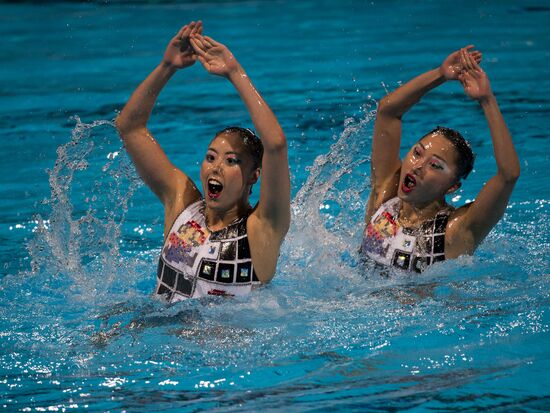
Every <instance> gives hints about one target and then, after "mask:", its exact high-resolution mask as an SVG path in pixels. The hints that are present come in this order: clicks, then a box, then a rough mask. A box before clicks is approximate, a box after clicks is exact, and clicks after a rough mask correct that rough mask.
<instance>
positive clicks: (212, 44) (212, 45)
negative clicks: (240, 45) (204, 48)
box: [203, 36, 220, 47]
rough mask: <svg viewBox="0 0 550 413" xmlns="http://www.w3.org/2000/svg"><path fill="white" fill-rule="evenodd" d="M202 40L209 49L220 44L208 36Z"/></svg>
mask: <svg viewBox="0 0 550 413" xmlns="http://www.w3.org/2000/svg"><path fill="white" fill-rule="evenodd" d="M203 39H204V42H205V43H206V44H207V45H208V46H210V47H216V46H219V45H220V43H218V42H217V41H215V40H214V39H212V38H211V37H209V36H203Z"/></svg>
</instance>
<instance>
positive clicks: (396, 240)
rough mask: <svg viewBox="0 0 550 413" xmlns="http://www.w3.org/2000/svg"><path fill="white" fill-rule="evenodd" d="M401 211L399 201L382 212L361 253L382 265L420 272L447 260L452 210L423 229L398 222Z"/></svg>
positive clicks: (375, 217)
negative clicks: (446, 239) (448, 232)
mask: <svg viewBox="0 0 550 413" xmlns="http://www.w3.org/2000/svg"><path fill="white" fill-rule="evenodd" d="M400 207H401V200H400V199H399V198H397V197H396V198H392V199H390V200H389V201H386V202H385V203H383V204H382V205H381V206H380V208H378V210H377V211H376V213H375V214H374V215H373V217H372V218H371V220H370V222H369V224H368V225H367V227H366V229H365V233H364V234H363V243H362V245H361V252H362V253H363V254H365V255H367V256H368V257H370V258H371V259H373V260H374V261H375V262H377V263H379V264H383V265H386V266H390V265H391V266H394V267H398V268H401V269H404V270H410V271H416V272H422V271H423V270H425V269H426V267H427V266H428V265H431V264H433V263H435V262H438V261H443V260H445V231H446V229H447V221H448V220H449V215H450V214H451V211H452V209H450V208H449V209H444V210H442V211H440V212H439V213H438V214H437V215H436V216H435V218H433V219H429V220H426V221H424V222H423V223H422V225H421V226H420V227H419V228H406V227H402V226H401V225H400V224H399V222H398V218H399V210H400Z"/></svg>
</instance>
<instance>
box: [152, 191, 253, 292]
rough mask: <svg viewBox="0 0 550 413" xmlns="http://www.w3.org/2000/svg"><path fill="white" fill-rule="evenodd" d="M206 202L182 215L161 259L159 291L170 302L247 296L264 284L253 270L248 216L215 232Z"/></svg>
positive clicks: (185, 211)
mask: <svg viewBox="0 0 550 413" xmlns="http://www.w3.org/2000/svg"><path fill="white" fill-rule="evenodd" d="M204 209H205V207H204V202H203V201H202V200H200V201H197V202H195V203H194V204H192V205H190V206H189V207H187V208H186V209H185V210H183V212H182V213H181V214H180V215H179V216H178V218H177V219H176V221H175V222H174V224H173V225H172V228H171V229H170V232H169V234H168V237H167V238H166V241H165V242H164V247H163V248H162V252H161V255H160V259H159V265H158V270H157V288H156V293H157V294H162V295H165V296H166V298H167V300H168V301H169V302H176V301H181V300H185V299H187V298H197V297H204V296H207V295H244V294H247V293H249V292H250V291H251V290H252V289H253V288H255V287H257V286H259V285H260V284H261V283H260V281H259V280H258V277H257V276H256V273H255V272H254V267H253V265H252V258H251V255H250V247H249V245H248V235H247V232H246V220H247V218H248V216H245V217H243V218H240V219H238V220H237V221H235V222H233V223H232V224H230V225H229V226H228V227H226V228H223V229H221V230H219V231H213V232H210V231H209V230H208V229H207V227H206V217H205V215H204Z"/></svg>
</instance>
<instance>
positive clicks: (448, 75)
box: [439, 45, 482, 80]
mask: <svg viewBox="0 0 550 413" xmlns="http://www.w3.org/2000/svg"><path fill="white" fill-rule="evenodd" d="M473 48H474V46H473V45H469V46H466V47H463V48H462V49H460V50H457V51H456V52H453V53H451V54H450V55H449V56H447V58H446V59H445V60H444V61H443V63H441V66H440V67H439V71H440V73H441V74H442V75H443V77H444V78H445V79H447V80H457V79H458V75H459V74H460V73H461V72H462V70H463V69H464V63H463V62H462V59H461V58H460V56H461V55H462V53H466V54H468V55H469V56H471V57H472V59H473V60H474V61H475V62H476V63H478V64H479V63H480V62H481V57H482V55H481V52H480V51H478V50H471V49H473Z"/></svg>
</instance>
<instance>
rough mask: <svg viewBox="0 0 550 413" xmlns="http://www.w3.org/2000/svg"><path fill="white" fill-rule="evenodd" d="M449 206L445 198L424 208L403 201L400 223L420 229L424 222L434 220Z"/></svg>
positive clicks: (423, 206)
mask: <svg viewBox="0 0 550 413" xmlns="http://www.w3.org/2000/svg"><path fill="white" fill-rule="evenodd" d="M447 206H448V205H447V202H446V201H445V198H443V199H441V200H438V201H433V202H431V203H429V204H427V205H422V206H420V205H413V204H411V203H409V202H406V201H401V208H400V209H399V221H400V222H401V223H402V224H403V225H404V226H406V227H418V226H420V225H421V224H422V223H423V222H424V221H426V220H428V219H432V218H434V217H435V216H436V215H437V213H438V212H439V211H441V210H442V209H445V208H446V207H447Z"/></svg>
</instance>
